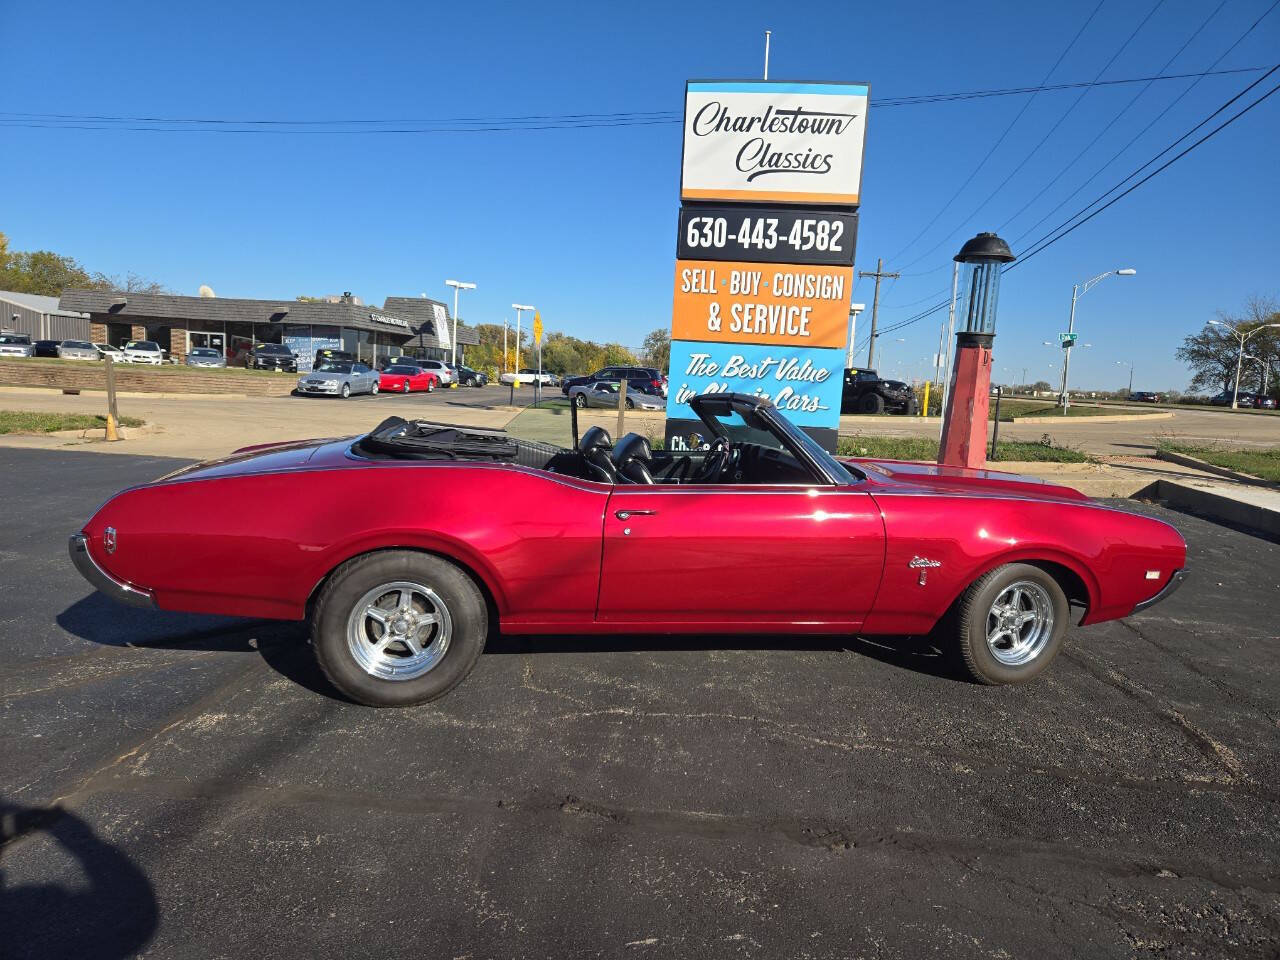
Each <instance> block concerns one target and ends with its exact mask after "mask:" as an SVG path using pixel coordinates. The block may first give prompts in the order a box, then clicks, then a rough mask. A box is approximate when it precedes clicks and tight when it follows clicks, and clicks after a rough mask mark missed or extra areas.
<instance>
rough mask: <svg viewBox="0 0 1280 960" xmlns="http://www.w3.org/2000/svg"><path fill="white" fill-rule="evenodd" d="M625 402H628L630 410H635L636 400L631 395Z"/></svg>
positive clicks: (627, 405)
mask: <svg viewBox="0 0 1280 960" xmlns="http://www.w3.org/2000/svg"><path fill="white" fill-rule="evenodd" d="M624 402H625V403H626V407H627V409H628V410H634V409H635V408H636V402H635V401H634V400H632V399H631V398H630V397H627V398H626V400H625V401H624Z"/></svg>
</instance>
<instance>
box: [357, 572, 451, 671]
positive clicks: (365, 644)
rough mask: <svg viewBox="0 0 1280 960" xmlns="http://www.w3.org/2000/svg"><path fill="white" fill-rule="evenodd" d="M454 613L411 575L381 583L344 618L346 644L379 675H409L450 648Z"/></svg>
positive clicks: (425, 668) (427, 668)
mask: <svg viewBox="0 0 1280 960" xmlns="http://www.w3.org/2000/svg"><path fill="white" fill-rule="evenodd" d="M452 636H453V617H452V616H451V615H450V613H449V607H448V605H447V604H446V603H445V602H444V600H443V599H442V598H441V597H440V595H439V594H438V593H436V591H435V590H433V589H431V587H429V586H427V585H425V584H422V583H417V582H414V581H410V580H396V581H393V582H390V583H384V584H380V585H379V586H376V587H374V588H373V589H372V590H370V591H368V592H367V593H365V594H364V596H362V597H361V598H360V599H359V600H357V601H356V603H355V605H354V606H353V607H352V610H351V616H350V617H349V618H348V619H347V650H348V651H349V652H350V654H351V658H352V659H353V660H355V662H356V663H357V665H359V667H360V668H361V669H362V670H364V672H365V673H367V674H369V675H370V676H371V677H377V678H378V679H379V680H413V679H415V678H416V677H420V676H422V675H423V674H425V673H427V672H428V671H430V670H432V669H433V668H434V667H435V666H436V665H437V664H438V663H439V662H440V661H441V660H442V659H444V655H445V654H446V653H447V652H448V650H449V642H450V640H451V638H452Z"/></svg>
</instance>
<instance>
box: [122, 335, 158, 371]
mask: <svg viewBox="0 0 1280 960" xmlns="http://www.w3.org/2000/svg"><path fill="white" fill-rule="evenodd" d="M121 359H122V360H124V362H125V363H152V364H155V365H156V366H159V365H160V364H162V363H164V351H163V350H161V349H160V344H158V343H156V342H155V341H154V340H130V341H129V342H128V343H126V344H125V345H124V356H123V357H121Z"/></svg>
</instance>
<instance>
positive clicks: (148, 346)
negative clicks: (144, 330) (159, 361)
mask: <svg viewBox="0 0 1280 960" xmlns="http://www.w3.org/2000/svg"><path fill="white" fill-rule="evenodd" d="M125 349H126V350H159V349H160V344H158V343H154V342H152V341H151V340H131V341H129V343H128V344H126V346H125Z"/></svg>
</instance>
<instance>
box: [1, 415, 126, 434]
mask: <svg viewBox="0 0 1280 960" xmlns="http://www.w3.org/2000/svg"><path fill="white" fill-rule="evenodd" d="M145 422H146V421H144V420H139V419H138V418H137V417H121V418H120V426H122V427H140V426H142V425H143V423H145ZM106 425H107V418H106V417H105V416H100V415H98V414H91V413H39V412H35V411H29V410H0V433H53V432H55V431H57V430H92V429H93V428H95V427H96V428H98V429H100V430H101V429H102V428H104V427H106Z"/></svg>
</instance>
